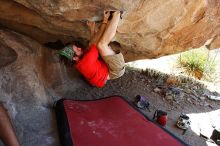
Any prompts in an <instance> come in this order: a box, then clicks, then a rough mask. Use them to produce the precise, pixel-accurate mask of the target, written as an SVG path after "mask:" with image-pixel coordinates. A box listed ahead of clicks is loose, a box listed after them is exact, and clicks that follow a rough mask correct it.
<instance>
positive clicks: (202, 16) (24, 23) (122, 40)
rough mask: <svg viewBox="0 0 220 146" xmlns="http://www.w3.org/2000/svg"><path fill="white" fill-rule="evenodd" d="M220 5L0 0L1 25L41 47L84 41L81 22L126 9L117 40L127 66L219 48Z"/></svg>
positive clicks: (208, 0)
mask: <svg viewBox="0 0 220 146" xmlns="http://www.w3.org/2000/svg"><path fill="white" fill-rule="evenodd" d="M219 8H220V1H219V0H127V1H125V0H100V1H93V0H74V1H71V0H47V1H45V0H14V1H13V0H0V12H1V14H2V15H1V16H0V24H1V25H3V26H6V27H8V28H11V29H13V30H16V31H18V32H22V33H23V34H26V35H29V36H31V37H33V38H35V40H38V41H40V42H41V43H45V42H49V41H56V40H62V41H63V42H64V43H65V42H68V41H70V40H71V39H77V38H79V37H81V38H84V39H88V38H89V36H88V29H87V28H86V26H85V20H91V21H99V20H100V19H101V16H102V11H103V10H104V9H109V10H116V9H118V10H124V11H125V13H124V16H123V19H122V20H121V22H120V24H119V28H118V31H117V35H116V37H115V41H116V42H117V43H115V44H117V46H118V47H120V48H121V50H122V52H123V53H124V55H125V59H126V61H131V60H137V59H142V58H156V57H159V56H164V55H168V54H174V53H177V52H182V51H185V50H187V49H190V48H196V47H200V46H202V45H204V44H206V45H207V46H209V47H210V48H211V49H213V48H218V47H220V44H219V34H220V27H219V26H220V25H219V24H220V10H219Z"/></svg>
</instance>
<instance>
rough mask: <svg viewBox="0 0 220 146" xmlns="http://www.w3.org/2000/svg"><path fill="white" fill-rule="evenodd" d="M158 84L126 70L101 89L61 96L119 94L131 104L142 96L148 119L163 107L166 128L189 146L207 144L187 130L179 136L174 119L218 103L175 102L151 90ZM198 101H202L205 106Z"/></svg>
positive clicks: (96, 96) (88, 97)
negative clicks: (148, 108)
mask: <svg viewBox="0 0 220 146" xmlns="http://www.w3.org/2000/svg"><path fill="white" fill-rule="evenodd" d="M162 84H164V83H161V81H158V80H157V79H155V78H152V77H149V76H146V75H144V74H143V73H141V72H140V71H137V70H131V69H127V70H126V73H125V75H124V76H123V77H121V78H120V79H116V80H112V81H108V82H107V85H106V86H105V87H104V88H102V89H98V88H94V87H90V86H88V87H85V88H80V89H78V90H77V91H75V92H74V93H66V95H64V96H65V97H66V98H74V99H80V100H88V99H91V100H92V99H97V98H103V97H108V96H111V95H120V96H123V97H125V99H127V100H128V101H129V102H132V103H133V102H134V101H135V96H136V95H141V96H144V97H145V98H146V99H147V100H148V101H149V102H150V111H148V110H141V112H143V113H144V114H146V115H147V116H148V117H149V118H152V117H153V114H154V111H155V110H157V109H160V110H164V111H166V112H167V113H168V123H167V125H166V126H165V128H166V129H168V130H169V131H171V132H172V133H173V134H174V135H176V136H177V137H179V138H180V139H182V140H183V141H184V142H186V143H187V144H189V145H191V146H205V145H207V144H206V142H205V140H204V139H203V138H201V137H199V136H198V135H197V134H196V133H194V132H193V131H192V130H191V129H189V130H188V131H187V132H186V133H185V134H184V135H182V133H183V131H182V130H181V129H178V128H177V127H176V126H175V122H176V120H177V118H178V116H179V115H180V114H181V113H185V114H190V113H204V112H210V111H214V110H217V109H219V107H220V102H217V101H211V100H209V99H204V100H198V101H197V100H196V101H194V100H192V101H193V102H192V101H191V100H189V99H188V100H187V99H183V100H181V101H179V102H175V101H170V100H166V99H165V98H164V97H163V95H160V94H158V93H155V92H154V91H153V90H154V89H155V87H157V86H158V85H160V86H161V85H162ZM164 85H165V84H164ZM165 86H166V85H165ZM202 103H205V106H204V104H202Z"/></svg>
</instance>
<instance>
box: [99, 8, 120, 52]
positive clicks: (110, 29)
mask: <svg viewBox="0 0 220 146" xmlns="http://www.w3.org/2000/svg"><path fill="white" fill-rule="evenodd" d="M119 20H120V11H116V12H114V14H113V17H112V20H111V21H109V22H108V24H107V27H106V29H105V32H104V33H103V35H102V37H101V39H100V40H99V42H98V50H99V53H100V55H101V56H108V55H114V54H115V52H114V51H113V50H112V48H111V47H110V46H109V43H110V42H111V40H112V39H113V38H114V36H115V34H116V30H117V27H118V23H119Z"/></svg>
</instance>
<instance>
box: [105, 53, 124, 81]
mask: <svg viewBox="0 0 220 146" xmlns="http://www.w3.org/2000/svg"><path fill="white" fill-rule="evenodd" d="M102 59H103V60H104V61H105V63H106V64H107V66H108V69H109V77H110V79H116V78H119V77H121V76H122V75H123V74H124V72H125V61H124V57H123V55H122V53H118V54H115V55H108V56H102Z"/></svg>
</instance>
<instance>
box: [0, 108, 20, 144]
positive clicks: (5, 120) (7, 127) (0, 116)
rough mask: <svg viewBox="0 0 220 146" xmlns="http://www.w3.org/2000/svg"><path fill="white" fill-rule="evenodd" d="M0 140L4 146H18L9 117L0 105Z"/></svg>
mask: <svg viewBox="0 0 220 146" xmlns="http://www.w3.org/2000/svg"><path fill="white" fill-rule="evenodd" d="M0 139H1V140H2V141H3V143H4V144H5V145H6V146H20V144H19V142H18V140H17V137H16V135H15V132H14V130H13V127H12V125H11V122H10V120H9V116H8V114H7V112H6V111H5V109H4V107H3V106H2V105H1V104H0Z"/></svg>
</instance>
